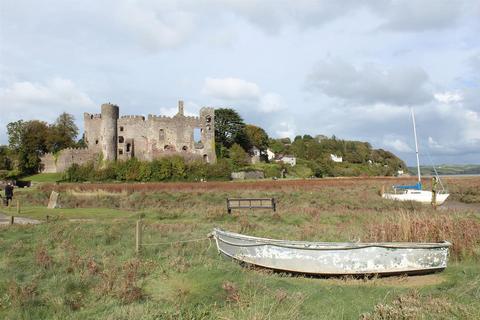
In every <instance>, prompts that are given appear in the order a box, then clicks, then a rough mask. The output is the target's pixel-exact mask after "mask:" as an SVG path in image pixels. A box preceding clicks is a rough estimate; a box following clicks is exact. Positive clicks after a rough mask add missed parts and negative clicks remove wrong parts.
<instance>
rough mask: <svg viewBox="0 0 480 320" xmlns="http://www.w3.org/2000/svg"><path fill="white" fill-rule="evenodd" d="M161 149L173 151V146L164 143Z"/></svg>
mask: <svg viewBox="0 0 480 320" xmlns="http://www.w3.org/2000/svg"><path fill="white" fill-rule="evenodd" d="M163 150H165V151H175V147H174V146H172V145H170V144H166V145H165V146H164V147H163Z"/></svg>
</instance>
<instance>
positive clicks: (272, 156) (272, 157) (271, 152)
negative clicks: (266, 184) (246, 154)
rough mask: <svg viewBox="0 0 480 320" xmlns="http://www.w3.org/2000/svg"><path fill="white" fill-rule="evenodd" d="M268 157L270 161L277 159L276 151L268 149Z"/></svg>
mask: <svg viewBox="0 0 480 320" xmlns="http://www.w3.org/2000/svg"><path fill="white" fill-rule="evenodd" d="M267 158H268V161H272V160H273V159H275V152H273V151H272V150H270V148H269V149H267Z"/></svg>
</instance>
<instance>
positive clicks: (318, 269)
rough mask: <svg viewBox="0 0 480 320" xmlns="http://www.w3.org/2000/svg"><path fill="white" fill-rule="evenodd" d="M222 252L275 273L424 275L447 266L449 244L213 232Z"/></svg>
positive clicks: (217, 230) (216, 230)
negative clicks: (294, 238)
mask: <svg viewBox="0 0 480 320" xmlns="http://www.w3.org/2000/svg"><path fill="white" fill-rule="evenodd" d="M213 236H214V238H215V240H216V243H217V248H218V251H219V252H220V253H223V254H225V255H226V256H229V257H231V258H233V259H236V260H238V261H241V262H244V263H247V264H251V265H255V266H259V267H265V268H270V269H274V270H278V271H285V272H295V273H302V274H315V275H374V274H378V275H393V274H424V273H431V272H436V271H441V270H443V269H445V268H446V267H447V261H448V251H449V247H450V246H451V244H450V243H449V242H447V241H444V242H441V243H406V242H386V243H341V242H306V241H287V240H273V239H266V238H257V237H251V236H246V235H242V234H238V233H233V232H228V231H223V230H220V229H214V231H213Z"/></svg>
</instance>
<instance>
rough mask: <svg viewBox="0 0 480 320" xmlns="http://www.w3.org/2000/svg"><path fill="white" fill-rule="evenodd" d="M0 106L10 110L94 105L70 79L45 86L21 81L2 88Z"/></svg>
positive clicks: (55, 80) (55, 81)
mask: <svg viewBox="0 0 480 320" xmlns="http://www.w3.org/2000/svg"><path fill="white" fill-rule="evenodd" d="M0 105H1V106H5V107H7V106H8V107H9V108H10V110H12V108H13V110H23V109H24V108H27V107H30V108H39V107H42V106H48V107H50V108H56V107H57V108H58V107H60V108H64V110H67V109H70V108H75V107H82V108H85V107H90V106H92V105H94V103H93V101H92V100H91V99H90V97H89V96H88V95H87V94H86V93H84V92H82V91H81V90H80V89H79V88H77V87H76V85H75V84H74V83H73V82H72V81H71V80H68V79H63V78H54V79H51V80H49V81H47V82H46V83H45V84H41V83H32V82H28V81H21V82H15V83H12V84H11V85H10V86H9V87H6V88H0Z"/></svg>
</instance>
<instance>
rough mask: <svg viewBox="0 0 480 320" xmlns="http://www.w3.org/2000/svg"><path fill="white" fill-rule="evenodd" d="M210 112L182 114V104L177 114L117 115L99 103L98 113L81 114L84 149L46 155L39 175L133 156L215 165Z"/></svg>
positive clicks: (201, 110) (208, 110) (212, 121)
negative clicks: (197, 160) (170, 157)
mask: <svg viewBox="0 0 480 320" xmlns="http://www.w3.org/2000/svg"><path fill="white" fill-rule="evenodd" d="M214 117H215V113H214V109H213V108H206V107H205V108H201V109H200V115H199V116H198V117H188V116H185V115H184V108H183V101H179V102H178V113H177V114H176V115H174V116H173V117H167V116H155V115H148V117H147V118H145V117H144V116H121V117H119V107H118V106H116V105H113V104H110V103H107V104H102V107H101V113H100V114H90V113H84V117H83V121H84V128H85V133H84V139H85V143H86V144H87V147H86V148H79V149H75V148H68V149H64V150H61V151H60V152H58V153H57V154H52V153H47V154H45V155H44V156H43V157H42V158H41V160H42V172H63V171H65V170H66V169H68V167H70V166H71V165H72V164H74V163H77V164H84V163H87V162H89V161H95V160H98V159H99V158H101V159H103V160H107V161H116V160H128V159H130V158H132V157H135V158H137V159H139V160H143V161H151V160H154V159H157V158H160V157H164V156H169V155H181V156H182V157H184V158H185V159H187V160H190V159H202V160H203V161H205V162H208V163H215V162H216V160H217V158H216V155H215V128H214V122H215V121H214V120H215V119H214Z"/></svg>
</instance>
